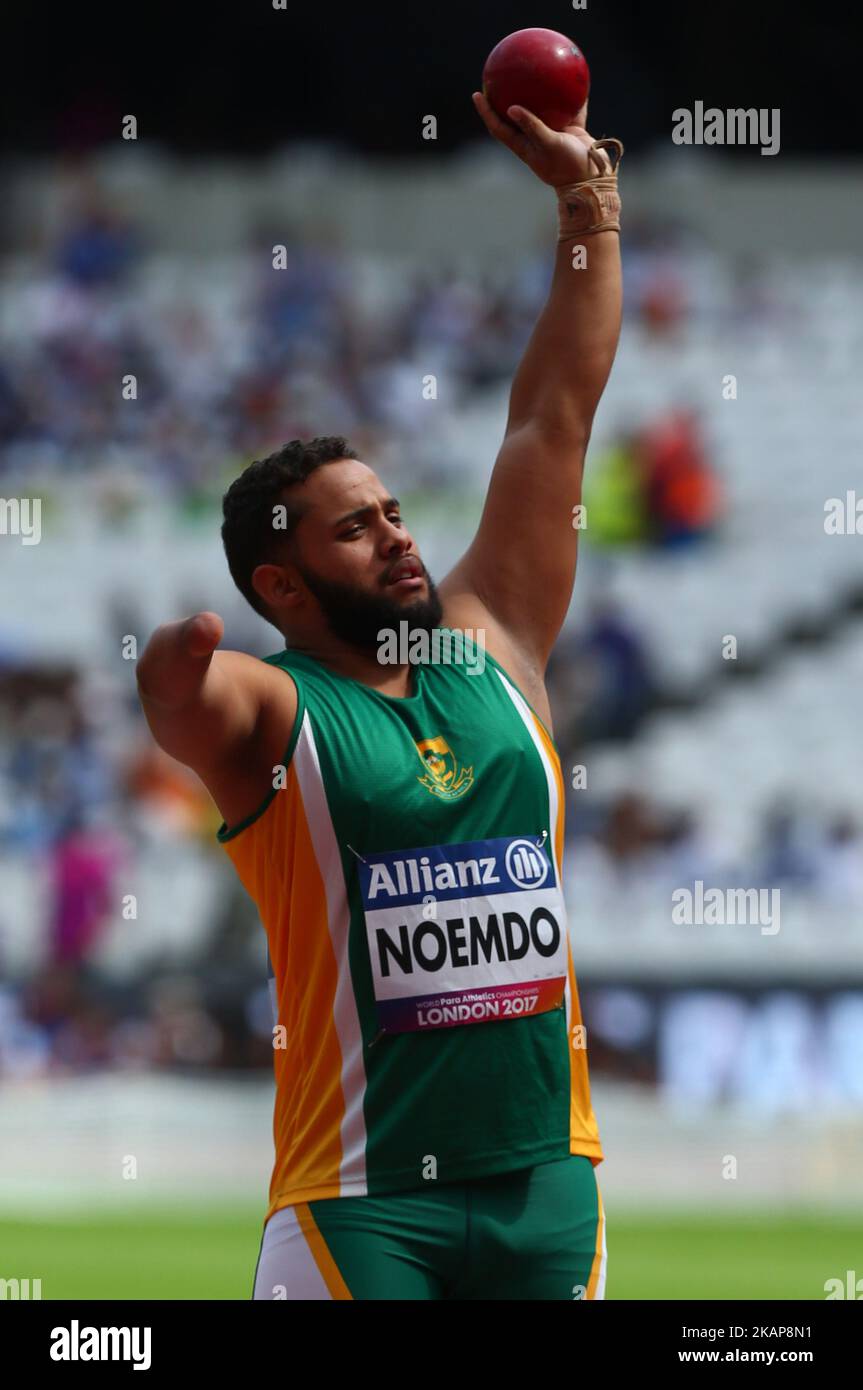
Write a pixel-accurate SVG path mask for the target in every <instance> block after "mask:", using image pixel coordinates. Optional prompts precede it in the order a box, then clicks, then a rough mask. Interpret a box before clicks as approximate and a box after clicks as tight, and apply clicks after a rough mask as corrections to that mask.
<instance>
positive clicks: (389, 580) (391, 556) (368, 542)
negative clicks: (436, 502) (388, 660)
mask: <svg viewBox="0 0 863 1390" xmlns="http://www.w3.org/2000/svg"><path fill="white" fill-rule="evenodd" d="M302 497H303V504H304V505H305V507H306V508H307V512H306V515H305V516H304V517H303V519H302V521H301V522H300V523H299V525H298V527H297V529H296V531H295V532H294V541H295V544H294V565H295V567H296V569H297V570H298V571H299V573H300V575H301V577H302V579H303V582H304V584H305V585H306V588H307V589H308V590H309V592H310V593H311V594H312V595H313V596H314V598H315V599H316V600H317V602H318V605H319V608H320V611H321V614H322V616H323V618H324V621H325V622H326V624H327V626H328V627H329V628H330V630H331V631H332V632H333V633H334V634H335V635H336V636H337V637H339V638H341V640H342V641H345V642H349V643H351V645H353V646H356V647H362V648H363V649H364V650H368V649H374V650H377V648H378V647H379V645H380V638H379V636H378V633H379V632H380V630H381V628H392V629H394V630H395V631H396V632H398V631H399V623H400V622H403V621H407V622H408V623H409V625H410V628H411V629H412V630H419V629H423V630H425V631H430V630H431V629H432V628H434V627H437V626H438V625H439V623H440V621H441V617H442V614H443V609H442V605H441V601H440V598H439V597H438V592H437V589H436V588H435V585H434V581H433V580H432V578H431V575H430V574H429V573H428V570H427V569H426V567H425V565H424V564H423V563H422V560H421V559H420V558H419V554H418V552H417V549H416V546H415V545H414V542H413V539H412V537H411V536H410V534H409V532H408V531H407V528H406V527H405V525H404V522H403V521H402V520H401V514H400V512H399V506H398V502H397V501H396V499H395V498H394V497H391V496H390V494H389V492H388V491H387V489H386V488H385V487H384V485H383V483H382V482H381V481H380V479H379V478H378V477H377V476H376V474H374V473H373V472H372V470H371V469H370V468H367V467H366V465H365V464H364V463H360V462H358V461H357V460H354V459H343V460H340V461H339V462H337V463H327V464H324V465H323V466H322V467H321V468H318V469H316V471H315V472H314V473H313V474H312V475H311V476H310V477H309V479H308V480H307V482H306V483H304V484H303V491H302Z"/></svg>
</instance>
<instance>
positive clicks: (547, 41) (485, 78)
mask: <svg viewBox="0 0 863 1390" xmlns="http://www.w3.org/2000/svg"><path fill="white" fill-rule="evenodd" d="M482 90H483V95H484V96H485V97H486V99H487V100H488V101H489V102H490V104H491V105H492V106H493V107H494V109H495V111H496V112H497V114H498V115H499V116H503V117H504V118H506V113H507V110H508V109H509V107H510V106H524V107H526V108H527V110H528V111H532V112H533V114H534V115H535V116H539V119H540V120H541V121H544V122H545V124H546V125H547V126H550V127H551V129H552V130H563V128H564V126H568V125H573V124H574V123H575V118H576V116H577V114H578V112H579V111H580V110H581V108H582V106H583V105H584V103H585V101H586V100H587V94H588V92H589V90H590V71H589V69H588V66H587V60H586V59H585V56H584V54H583V53H582V51H581V49H580V48H578V47H576V45H575V44H574V43H573V42H572V39H568V38H567V37H566V35H565V34H558V33H555V31H554V29H518V30H517V31H516V33H514V34H507V36H506V38H505V39H501V41H500V43H499V44H498V45H497V47H496V48H493V49H492V51H491V53H490V54H489V55H488V58H487V59H486V63H485V67H484V68H483V70H482Z"/></svg>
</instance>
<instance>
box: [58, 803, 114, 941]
mask: <svg viewBox="0 0 863 1390" xmlns="http://www.w3.org/2000/svg"><path fill="white" fill-rule="evenodd" d="M120 862H121V851H120V846H119V843H118V841H117V838H116V837H115V835H114V834H113V833H111V832H110V831H109V830H108V829H107V828H106V827H104V826H99V825H98V824H91V825H87V824H85V822H84V819H83V817H82V816H81V815H80V814H73V815H70V816H69V818H68V820H67V823H66V824H65V826H64V827H63V828H62V830H61V832H60V834H59V835H58V837H57V840H56V842H55V844H54V846H53V848H52V851H51V908H50V945H49V950H50V955H51V959H52V960H53V961H55V962H56V963H58V964H63V965H73V966H74V965H80V964H81V963H82V962H83V961H85V960H86V959H88V958H89V956H90V955H91V954H92V951H93V948H94V947H95V946H96V945H97V944H98V942H99V940H100V937H101V935H102V933H103V931H104V929H105V928H106V926H107V924H108V922H109V920H110V918H111V916H112V913H114V912H117V913H119V909H120V906H121V904H120V902H119V900H118V899H116V898H115V889H114V884H115V875H116V870H117V868H118V867H119V864H120Z"/></svg>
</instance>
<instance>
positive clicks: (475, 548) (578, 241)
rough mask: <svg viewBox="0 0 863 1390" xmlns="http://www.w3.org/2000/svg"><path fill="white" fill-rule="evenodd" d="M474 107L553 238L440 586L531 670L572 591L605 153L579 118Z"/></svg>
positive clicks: (605, 301)
mask: <svg viewBox="0 0 863 1390" xmlns="http://www.w3.org/2000/svg"><path fill="white" fill-rule="evenodd" d="M477 105H478V109H479V110H480V114H481V115H482V116H483V119H484V120H485V121H486V124H487V125H488V127H489V129H490V131H491V133H492V134H493V135H495V136H496V138H498V139H500V140H501V141H502V143H504V144H507V145H508V146H509V148H511V149H513V150H514V152H515V153H516V154H518V155H519V157H520V158H522V159H523V160H524V162H525V163H527V164H528V165H529V167H531V168H532V169H533V171H534V173H536V174H537V176H538V177H539V178H541V179H542V181H543V182H545V183H548V184H550V185H551V186H552V187H553V188H555V189H556V190H557V194H558V204H559V216H560V228H559V237H560V240H559V241H558V244H557V249H556V252H555V265H554V274H553V278H552V284H551V289H550V292H549V296H548V300H547V302H546V304H545V306H544V308H543V310H542V312H541V314H540V316H539V318H538V320H537V323H536V326H535V328H534V330H533V333H532V334H531V337H530V340H529V342H528V344H527V347H526V349H525V352H524V355H523V357H522V360H521V363H520V364H519V367H518V370H517V372H516V374H515V377H514V379H513V383H512V389H511V393H510V402H509V415H508V419H507V425H506V431H505V435H504V440H503V443H502V445H501V448H500V451H499V454H498V457H497V460H496V462H495V466H494V470H493V473H492V477H491V481H490V484H489V489H488V494H487V497H486V502H485V507H484V510H483V514H482V518H481V521H480V525H479V528H478V531H477V534H476V537H475V539H474V541H473V543H472V544H471V546H470V548H469V549H468V551H467V552H466V554H465V555H464V557H463V559H462V560H461V561H460V562H459V564H458V565H457V566H456V569H455V570H454V571H453V572H452V574H451V575H450V576H448V579H447V580H446V581H445V584H446V585H447V591H448V593H451V594H452V595H453V597H457V598H460V599H463V600H467V602H468V604H469V603H470V598H471V597H473V596H475V597H476V598H477V599H478V600H479V601H480V603H481V605H482V609H483V610H485V611H487V612H488V614H489V616H490V618H491V619H492V620H493V622H494V624H495V625H498V624H499V625H500V628H501V629H502V630H503V631H504V632H505V633H506V635H507V637H508V638H509V639H511V640H512V642H513V643H514V644H515V645H516V646H517V647H518V648H519V650H521V651H523V652H524V653H525V656H526V658H527V659H528V660H529V661H530V662H531V663H532V664H534V665H535V667H536V669H537V670H540V671H541V670H544V668H545V664H546V661H547V659H548V654H549V652H550V651H551V648H552V646H553V645H554V641H555V639H556V637H557V634H558V632H559V631H560V628H561V626H562V624H563V621H564V618H565V616H566V612H567V609H568V608H569V603H570V599H571V596H572V586H573V581H574V578H575V564H576V549H577V539H578V529H577V527H576V526H575V525H574V524H573V523H574V519H575V518H574V509H575V508H576V507H578V506H579V505H580V502H581V480H582V471H583V466H584V456H585V452H586V449H587V444H588V440H589V438H590V432H591V428H592V425H593V417H594V413H595V411H596V408H597V406H598V404H599V400H600V397H601V395H602V392H603V389H604V387H605V383H606V381H607V380H608V375H609V372H610V371H611V365H612V362H613V361H614V354H615V351H616V348H617V341H618V337H619V333H620V321H621V303H622V292H621V268H620V245H619V241H620V238H619V232H618V230H617V228H618V227H619V222H618V217H617V213H618V211H619V200H618V199H617V194H616V175H615V173H614V170H615V168H616V158H612V156H614V154H615V151H614V149H613V148H612V149H611V153H610V154H608V153H606V152H605V150H604V149H602V150H597V151H596V152H595V153H594V154H589V153H588V151H589V149H590V147H591V146H592V145H593V144H594V142H593V140H592V138H591V137H590V136H589V135H588V134H587V131H586V129H584V126H583V125H577V126H573V127H570V128H569V129H568V131H566V132H563V133H560V134H559V133H557V132H554V131H550V130H548V128H547V127H546V126H544V125H542V123H541V122H539V121H537V120H536V118H535V117H532V116H530V113H523V119H522V121H521V122H520V126H521V128H520V129H517V128H516V127H515V125H510V123H508V122H502V121H500V119H499V118H497V117H495V116H494V113H493V112H491V111H490V109H489V108H488V106H487V104H486V103H484V102H482V100H481V99H480V100H479V101H478V103H477ZM511 110H512V112H513V114H515V113H516V112H517V111H520V109H519V108H511ZM579 119H580V120H584V119H586V111H585V112H583V113H580V117H579ZM614 143H616V142H610V144H611V145H613V144H614ZM617 158H619V155H618V156H617Z"/></svg>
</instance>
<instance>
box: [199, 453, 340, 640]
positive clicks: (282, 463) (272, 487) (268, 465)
mask: <svg viewBox="0 0 863 1390" xmlns="http://www.w3.org/2000/svg"><path fill="white" fill-rule="evenodd" d="M356 458H359V454H357V453H356V452H355V451H354V450H353V449H352V448H351V447H350V445H349V444H348V442H347V440H346V439H343V438H342V437H341V435H337V434H332V435H323V436H320V437H319V438H317V439H310V440H309V441H308V443H304V442H303V441H302V439H292V440H291V441H290V443H289V444H284V445H283V446H282V448H281V449H278V450H277V451H276V452H275V453H274V454H270V455H268V457H267V458H264V459H256V460H255V462H254V463H250V464H249V466H248V468H246V469H245V470H244V472H242V473H241V474H240V476H239V478H235V479H234V481H233V482H232V483H231V486H230V487H229V488H228V491H227V492H226V493H225V495H224V497H223V498H222V515H223V516H224V521H223V522H222V543H223V545H224V547H225V556H226V558H227V561H228V569H229V570H230V571H231V578H232V579H233V581H234V583H235V584H236V586H237V588H238V589H239V591H240V593H241V594H242V595H243V596H244V598H246V599H248V601H249V603H250V604H251V605H252V607H253V608H254V610H255V612H256V613H260V615H261V617H262V618H266V619H267V620H268V621H271V618H270V614H269V612H268V611H267V606H266V604H265V603H264V601H263V599H262V598H261V597H260V595H259V594H257V593H256V592H255V590H254V589H253V587H252V575H253V573H254V571H255V568H256V566H258V565H261V564H265V563H266V562H267V561H268V560H275V559H276V557H277V555H278V554H279V551H280V548H281V547H282V545H283V543H284V541H285V540H287V539H289V537H290V536H291V535H292V533H293V532H294V530H295V529H296V526H297V523H298V522H299V521H300V519H301V518H302V516H303V515H304V512H305V508H304V507H303V505H302V503H301V502H300V501H299V500H298V499H297V500H295V501H293V502H290V501H288V499H287V498H286V497H285V495H284V494H285V492H286V491H287V489H288V488H291V487H294V486H295V485H296V484H297V483H304V482H305V481H306V479H307V478H308V476H309V474H310V473H314V471H315V469H316V468H320V467H321V466H322V464H325V463H335V461H336V460H337V459H356ZM279 505H282V506H284V507H285V508H286V510H287V515H286V519H285V526H284V528H282V527H280V528H279V529H278V530H274V529H273V508H274V507H276V506H279Z"/></svg>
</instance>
